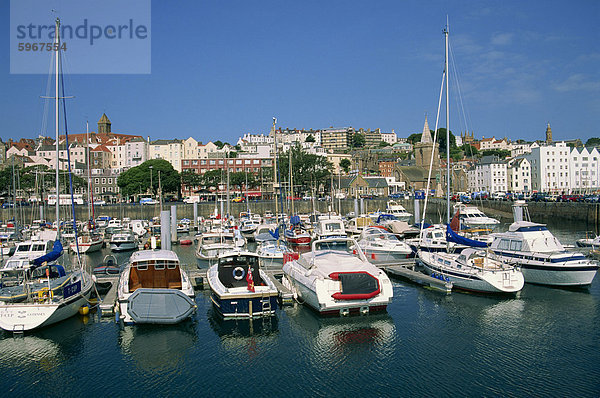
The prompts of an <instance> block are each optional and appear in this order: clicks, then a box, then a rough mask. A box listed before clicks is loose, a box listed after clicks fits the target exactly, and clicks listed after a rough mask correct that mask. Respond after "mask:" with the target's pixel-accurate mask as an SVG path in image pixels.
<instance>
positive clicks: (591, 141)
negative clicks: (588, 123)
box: [585, 137, 600, 146]
mask: <svg viewBox="0 0 600 398" xmlns="http://www.w3.org/2000/svg"><path fill="white" fill-rule="evenodd" d="M599 145H600V138H598V137H592V138H590V139H588V140H587V141H586V142H585V146H599Z"/></svg>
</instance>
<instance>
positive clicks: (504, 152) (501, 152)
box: [481, 149, 510, 159]
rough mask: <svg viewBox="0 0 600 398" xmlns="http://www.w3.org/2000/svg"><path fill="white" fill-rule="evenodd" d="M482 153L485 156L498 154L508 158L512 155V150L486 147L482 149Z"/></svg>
mask: <svg viewBox="0 0 600 398" xmlns="http://www.w3.org/2000/svg"><path fill="white" fill-rule="evenodd" d="M481 154H482V155H483V156H490V155H491V156H498V157H499V158H501V159H504V158H507V157H509V156H510V151H508V150H505V149H486V150H485V151H482V152H481Z"/></svg>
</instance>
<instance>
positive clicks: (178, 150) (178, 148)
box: [148, 139, 184, 172]
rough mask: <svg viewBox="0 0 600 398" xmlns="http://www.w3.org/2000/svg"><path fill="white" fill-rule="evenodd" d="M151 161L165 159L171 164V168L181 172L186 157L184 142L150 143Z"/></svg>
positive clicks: (175, 140) (164, 141)
mask: <svg viewBox="0 0 600 398" xmlns="http://www.w3.org/2000/svg"><path fill="white" fill-rule="evenodd" d="M148 153H149V158H150V159H163V160H166V161H167V162H169V163H171V166H173V168H174V169H175V170H177V171H178V172H181V170H182V168H181V161H182V156H183V155H184V149H183V141H182V140H178V139H172V140H155V141H152V142H151V143H150V148H149V151H148Z"/></svg>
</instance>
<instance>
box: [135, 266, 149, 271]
mask: <svg viewBox="0 0 600 398" xmlns="http://www.w3.org/2000/svg"><path fill="white" fill-rule="evenodd" d="M135 268H137V269H139V270H140V271H146V270H147V269H148V264H137V265H136V266H135Z"/></svg>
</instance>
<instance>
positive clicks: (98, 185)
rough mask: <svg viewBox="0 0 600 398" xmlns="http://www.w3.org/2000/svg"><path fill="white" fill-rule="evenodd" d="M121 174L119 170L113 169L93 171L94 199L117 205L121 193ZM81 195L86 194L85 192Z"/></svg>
mask: <svg viewBox="0 0 600 398" xmlns="http://www.w3.org/2000/svg"><path fill="white" fill-rule="evenodd" d="M119 174H120V171H119V170H116V169H111V168H105V169H95V168H93V169H91V177H92V186H93V193H94V198H99V199H103V200H105V201H106V203H115V202H116V201H117V200H118V196H119V192H120V191H119V186H118V185H117V178H118V177H119ZM81 193H85V190H84V192H81Z"/></svg>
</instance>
